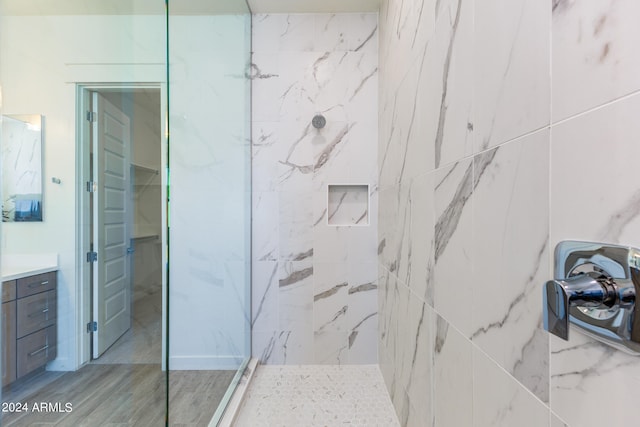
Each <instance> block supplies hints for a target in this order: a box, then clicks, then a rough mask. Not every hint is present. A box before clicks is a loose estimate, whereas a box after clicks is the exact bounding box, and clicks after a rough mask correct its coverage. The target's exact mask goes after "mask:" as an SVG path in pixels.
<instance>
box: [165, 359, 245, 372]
mask: <svg viewBox="0 0 640 427" xmlns="http://www.w3.org/2000/svg"><path fill="white" fill-rule="evenodd" d="M243 360H245V358H243V357H236V356H173V357H169V370H170V371H236V370H237V369H238V368H240V366H241V365H242V362H243Z"/></svg>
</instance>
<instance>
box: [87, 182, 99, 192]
mask: <svg viewBox="0 0 640 427" xmlns="http://www.w3.org/2000/svg"><path fill="white" fill-rule="evenodd" d="M97 190H98V185H97V184H96V183H95V182H94V181H87V191H88V192H89V193H95V192H96V191H97Z"/></svg>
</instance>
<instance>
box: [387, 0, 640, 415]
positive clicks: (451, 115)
mask: <svg viewBox="0 0 640 427" xmlns="http://www.w3.org/2000/svg"><path fill="white" fill-rule="evenodd" d="M638 18H640V6H639V5H638V4H637V2H634V1H633V0H615V1H614V0H606V1H602V2H578V1H572V0H553V1H550V2H540V1H536V0H515V1H513V0H492V1H489V2H480V1H473V0H426V1H418V0H409V1H404V2H403V1H399V0H384V1H383V2H382V4H381V11H380V40H379V43H380V115H379V120H380V138H379V144H378V156H379V161H378V164H379V206H380V212H379V214H380V217H379V226H378V254H379V256H378V267H379V273H378V275H379V283H380V288H379V301H378V306H379V327H380V332H379V337H378V347H379V350H378V351H379V359H380V365H381V370H382V372H383V376H384V378H385V383H386V385H387V388H388V390H389V392H390V394H391V396H392V401H393V403H394V406H395V408H396V412H397V413H398V417H399V419H400V422H401V424H402V425H407V426H412V425H416V426H417V425H420V426H425V425H429V426H453V425H456V426H457V425H465V426H495V425H527V426H529V425H530V426H547V425H548V426H552V427H556V426H563V425H564V426H573V427H576V426H580V427H582V426H587V427H590V426H596V425H599V424H601V423H602V420H603V419H607V423H609V424H610V425H612V426H626V425H634V424H636V423H637V420H636V419H634V414H633V413H632V411H628V410H625V408H627V409H628V408H630V407H632V406H633V405H634V401H633V400H632V399H633V395H634V394H633V392H632V391H633V390H636V388H637V387H638V386H639V385H640V383H639V382H638V378H639V377H640V358H637V357H633V356H629V355H627V354H624V353H621V352H619V351H617V350H613V349H611V348H610V347H607V346H605V345H602V344H600V343H597V342H595V341H593V340H591V339H590V338H587V337H586V336H584V335H582V334H581V333H579V332H577V331H576V332H574V331H572V334H571V340H570V341H568V342H565V341H562V340H560V339H556V337H553V336H551V337H550V336H549V335H548V334H547V333H546V332H545V331H544V330H543V329H542V307H541V288H542V284H543V283H544V281H545V280H547V278H549V277H551V276H552V274H553V273H552V271H553V265H552V253H553V249H554V247H555V245H556V244H557V242H559V241H560V240H565V239H580V240H596V241H606V242H612V243H621V244H628V245H632V246H640V239H638V237H637V236H638V235H640V186H639V185H638V184H637V182H638V180H637V179H636V178H635V176H634V175H635V172H636V170H637V167H634V165H635V159H636V154H639V155H640V152H638V151H639V148H638V144H637V143H636V141H637V140H638V134H640V125H639V124H638V121H637V119H635V120H634V118H636V117H637V114H638V111H640V78H639V76H640V56H638V55H637V52H636V50H637V49H636V48H635V44H636V43H635V41H636V40H638V38H639V37H640V30H639V29H638V26H637V25H636V24H635V23H636V22H637V20H638ZM596 168H597V169H596ZM408 355H411V356H412V357H408ZM418 369H419V370H420V373H419V374H414V372H415V371H416V370H418ZM416 378H420V380H419V381H418V382H416ZM614 390H615V391H614ZM622 390H624V391H622ZM611 392H613V393H615V394H616V399H615V400H613V401H612V402H610V403H608V404H607V405H608V406H607V408H608V409H607V415H606V417H605V418H603V416H602V414H601V412H600V411H601V405H602V402H603V401H608V400H606V399H607V397H606V395H608V394H609V393H611ZM603 399H604V400H603ZM418 412H420V414H419V417H417V416H416V415H417V413H418ZM418 419H419V420H421V421H418Z"/></svg>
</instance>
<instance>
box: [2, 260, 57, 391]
mask: <svg viewBox="0 0 640 427" xmlns="http://www.w3.org/2000/svg"><path fill="white" fill-rule="evenodd" d="M56 277H57V276H56V272H55V271H53V272H49V273H43V274H37V275H33V276H28V277H24V278H20V279H17V280H12V281H8V282H4V283H3V284H2V309H3V312H2V322H3V323H2V330H3V337H2V357H3V365H2V385H3V386H4V385H6V384H8V383H10V382H12V381H14V380H15V379H17V378H20V377H22V376H24V375H27V374H28V373H30V372H32V371H34V370H36V369H38V368H40V367H42V366H44V365H45V364H46V363H47V362H49V361H51V360H53V359H55V358H56V352H57V346H56V343H57V333H56V319H57V303H56V300H57V295H56Z"/></svg>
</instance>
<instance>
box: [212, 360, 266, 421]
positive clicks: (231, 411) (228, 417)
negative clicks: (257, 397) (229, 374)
mask: <svg viewBox="0 0 640 427" xmlns="http://www.w3.org/2000/svg"><path fill="white" fill-rule="evenodd" d="M258 363H259V361H258V359H257V358H255V357H252V358H251V360H249V363H248V364H247V367H246V368H245V370H244V372H243V373H242V378H241V379H240V382H239V383H238V386H237V387H236V389H235V391H234V392H233V395H232V396H231V400H230V401H229V404H228V405H227V407H226V409H225V411H224V414H223V415H222V419H221V420H220V422H219V423H217V424H215V422H214V420H215V419H216V417H215V415H214V417H213V418H212V419H211V422H209V427H231V426H233V423H234V421H235V420H236V417H237V416H238V412H240V408H241V407H242V403H243V400H244V395H245V394H246V392H247V389H248V388H249V384H250V383H251V380H252V379H253V376H254V374H255V372H256V368H257V367H258Z"/></svg>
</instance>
